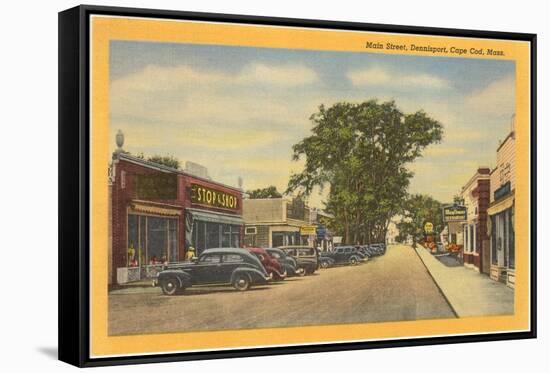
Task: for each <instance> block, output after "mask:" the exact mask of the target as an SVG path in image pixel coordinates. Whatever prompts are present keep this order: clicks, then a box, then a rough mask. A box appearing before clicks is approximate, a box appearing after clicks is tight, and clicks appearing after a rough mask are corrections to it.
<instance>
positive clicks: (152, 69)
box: [111, 63, 319, 93]
mask: <svg viewBox="0 0 550 373" xmlns="http://www.w3.org/2000/svg"><path fill="white" fill-rule="evenodd" d="M318 80H319V77H318V75H317V73H316V72H315V71H314V70H312V69H310V68H308V67H306V66H303V65H292V64H288V65H267V64H262V63H250V64H248V65H245V66H244V67H243V68H242V69H241V71H239V72H238V73H237V74H230V73H227V72H219V71H202V70H197V69H194V68H192V67H189V66H186V65H179V66H169V67H168V66H158V65H148V66H146V67H145V68H144V69H143V70H141V71H139V72H137V73H134V74H130V75H128V76H125V77H122V78H120V79H117V80H115V81H114V82H113V83H112V86H111V87H112V89H115V90H116V89H118V90H123V91H134V92H136V91H137V92H140V91H141V92H149V93H152V92H159V91H160V92H162V91H176V90H180V89H185V88H190V89H192V88H196V87H197V85H200V86H203V87H204V86H206V87H207V86H210V85H217V86H229V87H234V86H236V85H238V86H242V85H253V84H264V85H265V84H268V85H273V86H277V87H294V86H301V85H305V84H312V83H315V82H317V81H318Z"/></svg>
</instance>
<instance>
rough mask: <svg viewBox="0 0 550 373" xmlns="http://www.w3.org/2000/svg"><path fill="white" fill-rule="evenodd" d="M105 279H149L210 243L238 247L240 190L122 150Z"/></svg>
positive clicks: (116, 163)
mask: <svg viewBox="0 0 550 373" xmlns="http://www.w3.org/2000/svg"><path fill="white" fill-rule="evenodd" d="M110 181H111V185H110V195H111V201H110V202H111V204H110V220H111V222H110V223H111V227H110V230H111V235H112V237H111V239H112V241H111V250H110V251H111V254H110V255H111V258H110V261H109V266H110V268H109V273H110V275H109V277H110V279H109V280H110V281H109V283H117V282H119V283H123V282H128V281H133V280H139V279H143V278H148V277H151V276H153V275H154V273H155V272H156V271H158V270H159V269H160V267H162V265H163V264H164V263H167V262H177V261H183V260H184V259H185V255H186V252H187V250H188V249H189V248H190V247H191V246H192V247H194V248H195V249H196V255H198V254H200V253H201V252H202V251H203V250H205V249H207V248H212V247H242V237H243V233H244V230H243V226H244V224H243V220H242V190H241V189H238V188H235V187H231V186H228V185H224V184H220V183H217V182H214V181H212V180H209V179H208V178H202V177H198V176H194V175H191V174H189V173H186V172H184V171H181V170H176V169H173V168H170V167H167V166H164V165H161V164H157V163H153V162H149V161H146V160H144V159H141V158H138V157H135V156H132V155H129V154H127V153H124V152H122V151H120V150H119V151H117V152H115V153H114V154H113V162H112V166H111V170H110Z"/></svg>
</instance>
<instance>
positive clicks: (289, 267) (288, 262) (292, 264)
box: [265, 247, 304, 277]
mask: <svg viewBox="0 0 550 373" xmlns="http://www.w3.org/2000/svg"><path fill="white" fill-rule="evenodd" d="M265 251H267V252H268V254H269V255H270V256H271V257H272V258H275V259H277V261H279V263H281V264H282V265H283V268H284V270H285V271H286V274H287V276H288V277H290V276H298V275H299V273H298V272H300V273H303V272H304V270H303V268H302V269H298V264H297V263H296V259H294V258H293V257H291V256H290V255H286V253H285V252H284V251H283V250H281V249H276V248H273V247H269V248H266V249H265Z"/></svg>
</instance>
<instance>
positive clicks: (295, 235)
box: [243, 198, 317, 247]
mask: <svg viewBox="0 0 550 373" xmlns="http://www.w3.org/2000/svg"><path fill="white" fill-rule="evenodd" d="M243 219H244V222H245V234H244V244H245V246H248V247H279V246H286V245H308V244H309V245H312V244H314V240H315V237H316V234H317V232H316V228H317V227H316V225H312V223H311V220H310V219H311V209H310V208H309V207H307V206H306V205H305V203H304V202H303V201H302V200H300V199H298V198H295V199H288V198H260V199H245V200H243Z"/></svg>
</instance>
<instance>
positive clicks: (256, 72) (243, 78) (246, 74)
mask: <svg viewBox="0 0 550 373" xmlns="http://www.w3.org/2000/svg"><path fill="white" fill-rule="evenodd" d="M236 80H237V81H238V82H241V83H253V84H255V83H259V84H270V85H276V86H284V87H293V86H300V85H304V84H311V83H315V82H317V81H318V80H319V77H318V75H317V73H316V72H315V71H314V70H312V69H310V68H308V67H305V66H302V65H286V66H273V65H271V66H270V65H265V64H260V63H253V64H250V65H248V66H246V67H245V68H244V69H243V70H242V71H241V73H240V75H239V76H237V78H236Z"/></svg>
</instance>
